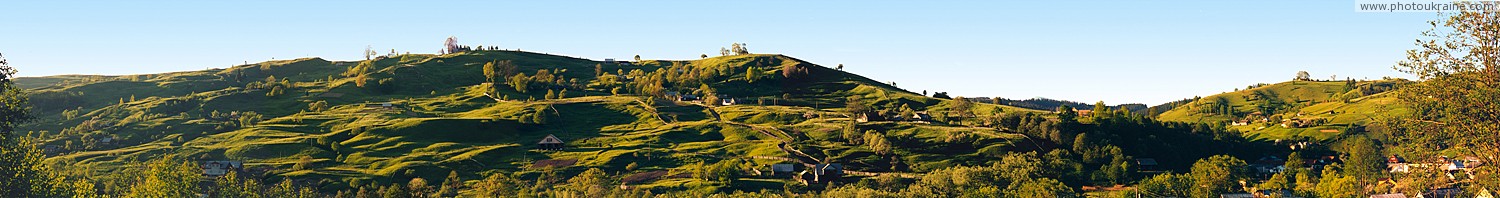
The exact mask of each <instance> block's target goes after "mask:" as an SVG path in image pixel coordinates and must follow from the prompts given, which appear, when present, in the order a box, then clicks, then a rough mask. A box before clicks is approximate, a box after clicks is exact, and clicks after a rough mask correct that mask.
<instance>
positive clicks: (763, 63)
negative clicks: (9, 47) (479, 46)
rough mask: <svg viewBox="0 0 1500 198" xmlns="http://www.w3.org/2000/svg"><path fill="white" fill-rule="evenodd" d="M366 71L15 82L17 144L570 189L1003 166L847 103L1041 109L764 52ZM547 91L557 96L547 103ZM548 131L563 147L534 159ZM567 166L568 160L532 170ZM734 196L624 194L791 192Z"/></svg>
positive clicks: (409, 59)
mask: <svg viewBox="0 0 1500 198" xmlns="http://www.w3.org/2000/svg"><path fill="white" fill-rule="evenodd" d="M501 60H505V61H511V63H513V64H514V65H516V66H517V69H516V71H517V72H519V73H520V74H522V75H526V76H532V77H535V79H542V77H539V76H544V75H543V74H545V76H547V77H548V79H547V80H538V81H539V82H533V84H531V85H530V86H522V87H523V88H512V87H510V86H509V85H508V84H507V82H508V81H509V80H507V79H502V80H496V82H497V83H494V84H492V83H489V82H488V81H489V80H487V79H486V77H485V76H484V75H483V72H481V70H482V68H481V67H482V66H483V65H484V64H486V63H489V62H494V61H501ZM369 63H370V65H371V66H370V67H369V68H368V69H366V70H363V72H364V73H363V74H364V75H360V74H361V73H360V72H361V71H360V70H355V69H353V68H357V67H356V66H357V65H360V62H359V61H328V60H324V59H321V58H302V59H294V60H277V61H269V62H263V63H255V64H249V65H239V66H235V67H231V68H226V69H213V70H203V71H189V72H175V73H164V74H143V75H128V76H54V77H37V78H21V79H19V80H18V82H19V84H22V85H23V86H25V87H28V88H30V90H29V91H30V92H31V93H33V95H32V101H33V106H34V109H33V110H34V111H36V112H37V115H40V118H39V120H37V121H36V122H32V123H30V124H27V125H24V126H22V127H21V128H20V129H18V130H19V131H25V132H30V136H31V137H35V138H37V139H39V140H41V141H40V142H41V143H43V145H45V147H48V148H49V150H51V151H52V152H50V153H49V154H48V156H49V159H48V161H49V162H51V163H58V164H68V165H69V167H87V168H83V169H82V170H86V171H89V172H92V173H94V174H97V175H105V176H107V175H110V174H108V173H113V172H118V171H124V170H130V169H131V168H132V167H133V165H132V164H139V162H141V161H145V160H149V159H154V158H160V157H162V156H165V155H177V156H186V157H188V158H189V159H194V160H238V161H244V162H246V164H247V165H248V166H249V167H248V169H249V170H251V171H250V172H251V173H254V174H256V176H258V177H260V178H266V179H270V180H279V179H293V180H295V181H297V182H298V183H299V184H304V185H310V186H316V187H318V188H320V189H323V190H325V191H335V190H344V189H351V188H352V187H357V186H366V185H369V184H380V185H386V184H390V183H396V182H404V181H407V180H410V179H411V178H425V179H426V180H428V181H441V178H442V177H444V176H446V175H447V174H448V173H449V172H456V173H458V174H459V176H460V177H462V178H466V179H469V180H473V179H480V178H482V177H483V176H484V175H489V174H493V173H501V174H509V175H514V176H517V177H520V178H531V179H534V178H539V177H545V175H563V176H571V175H574V174H577V173H578V172H581V171H583V170H585V169H588V168H599V169H602V170H605V171H607V172H610V173H611V174H618V175H622V176H624V175H633V174H638V173H650V172H653V171H665V172H667V173H669V174H668V175H679V173H688V172H691V171H692V170H695V169H697V168H699V167H701V166H704V165H703V164H716V163H722V162H735V163H736V164H737V166H740V167H742V168H743V169H744V170H750V169H767V166H768V165H769V164H773V163H796V164H815V163H829V162H833V163H844V164H847V165H849V167H848V168H847V169H848V170H853V171H864V172H875V173H887V172H893V173H910V172H926V171H932V170H936V169H940V168H944V167H951V166H955V165H985V164H988V162H989V161H993V160H996V159H998V158H999V157H1001V156H999V155H997V152H1003V151H1010V150H1016V149H1015V147H1018V145H1022V144H1023V143H1022V141H1020V140H1022V139H1023V137H1022V136H1021V135H1018V134H1013V133H1006V132H1001V131H1000V130H997V129H994V128H977V127H968V126H956V125H947V124H943V123H944V122H943V121H946V120H940V121H938V122H937V123H933V124H925V123H916V122H870V123H854V120H853V119H851V118H850V116H849V114H847V113H845V111H844V109H843V108H844V107H845V106H846V105H845V101H846V100H847V99H848V98H851V97H853V98H858V100H859V101H862V102H863V103H864V104H865V105H867V106H869V108H871V109H877V110H888V109H890V110H896V109H899V108H902V107H905V108H909V109H911V110H915V111H929V112H954V111H971V112H976V113H978V114H981V115H986V116H988V115H990V114H989V113H993V112H1006V113H1019V112H1037V111H1034V110H1026V109H1021V108H1016V107H1010V106H998V105H992V104H972V105H969V107H968V108H970V109H954V108H956V107H962V106H958V105H957V104H956V102H954V101H952V100H947V99H936V98H928V97H924V96H921V95H917V94H913V93H911V92H909V91H905V90H902V89H899V88H896V87H893V86H890V85H887V84H883V83H879V82H878V81H874V80H871V79H868V78H865V77H862V76H859V75H855V74H850V73H845V72H842V71H838V70H834V69H830V68H827V67H823V66H819V65H815V64H812V63H809V62H806V61H802V60H799V59H796V58H792V57H788V56H782V55H770V54H755V55H735V56H721V57H711V58H706V59H700V60H647V61H640V62H636V63H634V64H628V65H627V64H607V63H603V62H598V61H591V60H586V59H579V58H571V57H563V56H555V55H546V54H539V53H530V52H518V51H473V52H463V53H454V54H444V55H415V54H414V55H400V56H395V57H389V58H381V59H376V60H371V61H369ZM596 66H597V67H598V70H599V71H601V72H602V75H595V74H596V73H595V69H596ZM752 72H753V74H752ZM360 76H363V79H364V82H363V83H364V85H363V86H360V85H359V84H360V82H359V81H360V80H361V77H360ZM749 77H756V78H749ZM700 87H708V88H709V89H708V90H705V89H700ZM553 92H555V93H556V95H561V96H560V97H551V98H549V97H548V95H553V94H549V93H553ZM668 92H678V93H695V92H701V93H713V94H716V95H723V97H728V98H736V99H742V100H741V101H740V104H737V105H727V106H724V105H717V104H713V102H707V103H702V102H678V101H672V100H668V99H666V97H663V96H665V95H664V94H665V93H668ZM387 104H388V105H390V107H384V106H383V105H387ZM954 119H957V118H954ZM972 119H977V118H972ZM849 126H853V127H854V130H869V131H875V132H878V133H881V134H884V136H885V137H888V138H889V139H891V141H892V142H893V143H892V145H893V146H894V148H892V149H891V150H890V151H879V152H889V154H876V152H877V151H874V150H872V148H870V147H868V146H865V145H864V143H863V142H857V141H847V140H845V138H844V137H843V136H842V135H840V132H841V131H843V130H845V129H846V128H848V127H849ZM549 134H551V135H556V136H557V137H559V138H560V139H562V140H564V141H566V142H567V144H566V148H565V149H563V150H561V151H546V150H539V149H537V146H536V142H537V141H539V140H540V139H542V137H545V136H547V135H549ZM954 137H962V138H960V140H962V141H955V139H954ZM106 140H108V141H107V142H106ZM1030 147H1035V146H1034V145H1033V146H1030ZM953 153H963V154H959V155H954V154H953ZM559 162H571V163H560V164H564V165H562V166H542V165H545V164H559ZM737 182H741V183H739V184H736V185H728V184H727V183H725V182H724V181H718V180H704V179H694V178H680V177H664V178H651V179H649V180H646V181H636V182H635V183H632V185H634V186H636V187H638V188H647V189H664V190H703V191H717V192H730V191H731V190H744V191H755V190H759V189H764V188H782V187H783V184H784V183H792V182H794V181H793V180H785V179H782V180H777V179H771V180H766V179H755V178H751V177H745V178H741V179H738V180H737Z"/></svg>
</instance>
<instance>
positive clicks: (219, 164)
mask: <svg viewBox="0 0 1500 198" xmlns="http://www.w3.org/2000/svg"><path fill="white" fill-rule="evenodd" d="M200 167H201V168H203V176H210V177H217V176H224V175H226V174H229V172H230V171H239V170H240V169H243V168H244V163H242V162H240V161H204V162H203V163H202V165H200Z"/></svg>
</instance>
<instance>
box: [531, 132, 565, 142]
mask: <svg viewBox="0 0 1500 198" xmlns="http://www.w3.org/2000/svg"><path fill="white" fill-rule="evenodd" d="M562 143H563V141H562V140H561V139H557V136H553V135H552V134H547V137H544V138H542V141H541V142H537V144H562Z"/></svg>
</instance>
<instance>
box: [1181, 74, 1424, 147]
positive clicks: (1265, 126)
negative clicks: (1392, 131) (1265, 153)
mask: <svg viewBox="0 0 1500 198" xmlns="http://www.w3.org/2000/svg"><path fill="white" fill-rule="evenodd" d="M1411 83H1414V82H1411V81H1407V80H1404V79H1385V80H1372V81H1352V80H1351V81H1289V82H1282V83H1276V84H1262V85H1257V86H1251V87H1249V88H1247V89H1243V90H1235V91H1233V92H1226V93H1221V94H1216V95H1211V96H1206V97H1201V98H1197V99H1194V100H1192V101H1191V102H1188V103H1186V104H1183V105H1180V106H1178V107H1176V108H1173V109H1171V110H1168V111H1166V112H1163V113H1161V114H1160V115H1158V119H1160V120H1162V121H1177V122H1194V123H1215V124H1226V125H1229V126H1230V128H1232V129H1236V130H1241V131H1245V132H1247V134H1246V135H1249V136H1252V137H1255V138H1262V139H1298V138H1312V139H1327V138H1331V137H1335V136H1337V135H1339V134H1344V133H1348V132H1351V130H1352V131H1362V130H1364V129H1363V127H1364V126H1367V124H1369V123H1370V122H1371V121H1375V120H1377V119H1381V118H1384V117H1389V116H1400V115H1405V114H1409V112H1408V110H1407V109H1406V108H1405V107H1404V106H1402V104H1400V103H1398V102H1397V100H1396V99H1395V98H1394V97H1392V96H1391V95H1390V93H1387V92H1388V91H1391V90H1396V89H1399V88H1400V87H1402V86H1405V85H1408V84H1411ZM1283 124H1285V125H1283Z"/></svg>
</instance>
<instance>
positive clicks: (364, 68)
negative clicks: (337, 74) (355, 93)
mask: <svg viewBox="0 0 1500 198" xmlns="http://www.w3.org/2000/svg"><path fill="white" fill-rule="evenodd" d="M374 64H375V62H374V61H368V60H367V61H360V62H359V64H355V65H354V66H353V67H349V69H348V70H345V71H344V73H343V75H344V77H353V78H354V86H357V87H365V84H367V83H369V81H370V69H373V68H371V67H375V65H374Z"/></svg>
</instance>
